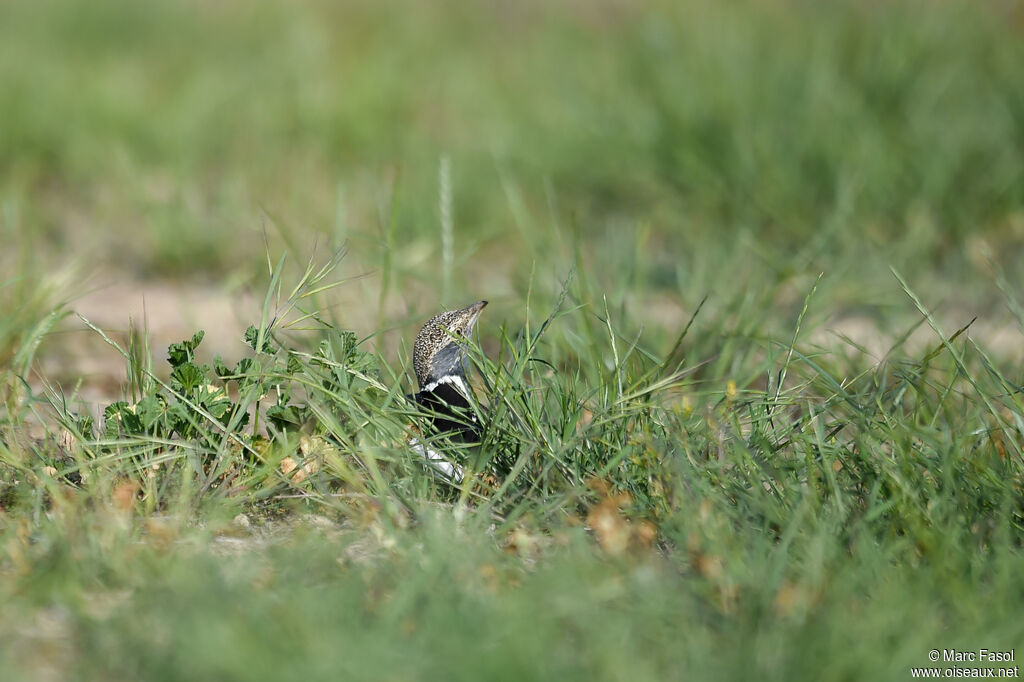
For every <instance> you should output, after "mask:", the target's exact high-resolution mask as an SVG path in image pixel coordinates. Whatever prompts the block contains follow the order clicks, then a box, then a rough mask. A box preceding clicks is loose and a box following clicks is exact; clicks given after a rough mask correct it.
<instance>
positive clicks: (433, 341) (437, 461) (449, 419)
mask: <svg viewBox="0 0 1024 682" xmlns="http://www.w3.org/2000/svg"><path fill="white" fill-rule="evenodd" d="M486 306H487V301H477V302H476V303H474V304H472V305H470V306H467V307H465V308H461V309H459V310H449V311H445V312H442V313H438V314H437V315H434V316H433V317H431V318H430V319H429V320H427V322H426V324H424V325H423V327H422V328H421V329H420V331H419V333H418V334H417V335H416V340H415V341H414V342H413V348H412V365H413V371H414V372H415V373H416V381H417V384H418V385H419V392H418V393H416V394H414V395H412V396H410V397H411V398H412V400H413V401H414V402H415V403H416V404H417V405H418V406H419V407H420V408H421V409H422V411H423V412H424V413H425V414H426V416H427V419H428V420H429V421H430V423H431V424H432V426H433V429H434V431H436V432H437V433H438V434H440V435H444V436H446V437H447V438H449V439H450V440H453V441H461V442H464V443H467V442H474V441H478V440H479V438H480V423H479V421H478V420H477V417H476V414H475V411H474V409H473V406H474V405H475V403H476V396H475V395H474V393H473V389H472V388H471V387H470V385H469V379H468V378H467V376H466V370H467V367H468V362H469V359H468V357H467V354H466V342H467V340H468V339H469V337H470V336H471V335H472V334H473V329H474V327H475V326H476V322H477V320H478V319H479V317H480V313H481V312H482V311H483V309H484V307H486ZM411 445H412V447H413V449H414V450H415V451H416V452H418V453H419V454H420V455H422V456H423V457H424V458H426V459H427V461H428V464H429V465H430V466H431V468H433V469H434V470H435V471H438V472H439V473H441V474H443V475H444V476H445V477H447V478H448V479H450V480H452V481H454V482H456V483H459V482H461V481H462V478H463V470H462V467H460V466H459V465H458V464H454V463H452V462H450V461H448V458H446V457H445V456H444V455H442V454H441V453H439V452H437V451H436V450H433V449H431V448H429V447H427V446H425V445H424V444H423V443H421V442H419V440H418V439H415V438H414V439H413V440H412V441H411Z"/></svg>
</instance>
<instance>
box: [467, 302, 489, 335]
mask: <svg viewBox="0 0 1024 682" xmlns="http://www.w3.org/2000/svg"><path fill="white" fill-rule="evenodd" d="M486 307H487V301H477V302H476V303H474V304H473V305H471V306H469V307H468V308H466V310H468V311H469V314H470V315H472V317H471V318H469V325H468V328H469V330H470V331H472V330H473V327H475V326H476V321H477V319H478V318H479V317H480V313H481V311H483V309H484V308H486Z"/></svg>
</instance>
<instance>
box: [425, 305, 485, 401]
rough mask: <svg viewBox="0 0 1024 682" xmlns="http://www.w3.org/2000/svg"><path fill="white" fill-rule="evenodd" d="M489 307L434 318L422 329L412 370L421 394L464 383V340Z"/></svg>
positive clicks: (473, 308)
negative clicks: (433, 387)
mask: <svg viewBox="0 0 1024 682" xmlns="http://www.w3.org/2000/svg"><path fill="white" fill-rule="evenodd" d="M486 305H487V301H477V302H476V303H474V304H473V305H471V306H469V307H468V308H463V309H461V310H450V311H448V312H444V313H440V314H438V315H434V316H433V317H432V318H430V319H429V320H427V323H426V324H425V325H423V329H421V330H420V333H419V334H417V335H416V341H415V343H413V347H412V366H413V369H414V370H415V371H416V380H417V381H418V382H419V384H420V390H421V391H425V390H430V389H431V386H432V385H434V386H436V384H438V383H443V382H445V381H455V380H456V379H461V380H462V381H463V382H464V381H465V379H466V364H465V363H466V351H465V348H464V347H463V342H462V340H463V339H468V338H469V336H470V335H471V334H472V333H473V327H474V326H475V325H476V320H477V318H478V317H480V311H482V310H483V309H484V306H486Z"/></svg>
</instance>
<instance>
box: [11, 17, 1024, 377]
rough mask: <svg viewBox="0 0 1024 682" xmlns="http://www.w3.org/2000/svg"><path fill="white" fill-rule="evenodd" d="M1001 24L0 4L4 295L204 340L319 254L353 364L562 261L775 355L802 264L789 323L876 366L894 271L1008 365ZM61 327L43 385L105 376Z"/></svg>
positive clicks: (904, 314)
mask: <svg viewBox="0 0 1024 682" xmlns="http://www.w3.org/2000/svg"><path fill="white" fill-rule="evenodd" d="M1022 34H1024V5H1022V3H1020V2H1010V1H1005V2H985V3H977V2H956V1H952V0H941V1H936V0H930V1H928V2H924V1H913V0H893V1H887V2H883V1H876V2H861V1H857V2H854V1H844V2H829V3H818V2H810V1H798V0H736V1H731V2H721V3H705V2H686V1H684V2H669V1H662V0H644V1H643V2H637V1H635V0H631V1H629V2H626V1H624V0H589V1H586V2H584V1H582V0H579V1H575V0H573V1H567V2H556V3H552V2H542V1H540V0H522V1H517V2H512V3H510V2H497V1H483V2H445V1H438V2H431V3H397V2H384V3H382V2H376V1H363V0H356V1H350V2H326V1H318V0H303V1H301V2H284V1H266V2H259V3H252V2H242V1H240V0H223V1H221V2H216V3H209V2H168V1H160V0H157V1H153V2H145V3H139V2H135V1H133V0H91V1H89V2H76V1H72V0H52V1H49V2H43V3H41V2H35V1H34V0H7V1H5V2H4V3H3V4H2V6H0V203H2V215H0V238H2V245H3V246H2V250H0V266H2V267H3V269H4V271H5V273H6V274H5V275H3V276H0V282H2V283H4V286H3V287H2V288H0V296H2V297H3V298H4V299H6V300H5V302H4V309H5V311H10V312H9V313H6V314H8V315H9V316H14V315H16V314H18V311H19V310H23V309H24V308H25V307H26V306H30V305H33V302H37V301H40V300H41V298H40V297H46V296H49V297H51V298H53V299H55V300H68V301H70V303H69V305H70V307H71V308H73V309H76V310H78V311H79V312H81V313H82V314H83V315H85V316H86V317H88V318H89V319H91V320H93V321H95V322H97V323H98V324H100V326H103V327H105V328H110V329H114V330H118V329H120V330H124V329H126V328H127V326H128V320H129V315H132V316H133V318H134V319H135V320H136V321H138V320H140V319H142V318H143V317H144V318H145V320H146V323H147V324H148V326H149V327H150V329H151V332H152V334H153V336H154V340H155V341H158V342H160V343H163V342H165V341H173V340H176V339H179V338H183V337H184V336H185V335H188V334H190V333H191V331H192V330H193V329H194V328H196V327H202V328H205V329H206V330H207V332H208V338H209V339H210V341H208V343H209V344H212V348H211V349H212V350H224V351H230V350H231V349H232V348H240V347H241V346H240V345H235V346H233V345H232V344H240V341H239V340H238V339H239V335H240V330H241V329H244V327H245V325H246V324H249V323H251V322H252V321H253V320H254V318H255V317H258V315H259V308H260V302H261V301H262V298H263V295H264V293H265V291H266V278H267V276H266V273H267V261H268V256H269V259H270V260H272V261H276V260H277V258H278V257H279V256H280V254H281V253H283V252H284V251H286V250H287V251H288V252H289V254H290V258H291V262H293V263H295V264H296V267H301V264H302V263H304V262H305V261H306V259H308V258H310V257H311V256H313V255H316V254H319V255H320V257H321V258H326V257H327V254H329V253H330V251H331V250H332V249H336V248H341V247H342V245H347V248H348V254H347V256H346V258H345V259H344V261H343V263H342V266H341V274H342V276H344V277H351V278H352V281H351V282H349V283H348V284H346V285H345V286H343V287H340V288H338V289H336V290H334V291H332V292H331V293H330V294H329V295H328V296H326V297H325V300H326V301H327V304H328V305H329V307H330V308H331V310H332V311H333V314H334V315H335V316H336V318H337V319H338V321H339V323H340V324H342V325H344V326H347V327H349V328H352V329H355V330H356V331H357V332H358V333H359V334H360V336H367V335H370V334H372V333H374V332H377V331H381V330H389V334H390V336H389V335H388V334H385V335H383V336H381V337H377V340H378V341H380V342H381V343H391V344H397V341H396V339H399V338H402V337H409V336H411V334H412V333H413V332H414V328H415V323H416V322H421V321H422V319H423V318H424V317H425V316H428V315H430V314H432V313H433V312H435V311H436V310H437V309H440V308H441V307H443V306H449V305H460V304H465V303H466V302H468V301H473V300H477V299H479V298H487V299H490V300H491V301H492V306H493V307H492V308H491V309H489V311H488V315H489V316H490V317H491V318H492V319H491V321H490V322H488V321H486V320H485V324H486V323H491V324H500V323H501V321H504V320H507V319H512V320H515V319H517V318H519V317H521V316H522V309H523V305H524V301H525V300H526V298H527V296H528V293H530V292H532V295H533V296H535V297H536V298H535V300H539V301H548V300H554V299H555V298H556V297H557V295H558V292H559V289H560V287H561V284H560V283H561V282H562V281H564V280H565V279H566V277H567V276H568V275H569V273H570V272H571V271H573V270H574V269H575V273H576V277H577V278H579V281H581V282H583V283H584V285H585V286H581V287H580V288H579V289H578V290H576V292H575V293H574V298H577V299H584V300H576V301H574V303H576V304H580V305H587V306H589V305H598V306H599V307H600V306H603V305H604V301H605V300H606V301H607V306H608V307H609V308H610V309H612V310H617V311H619V312H620V316H621V318H622V319H623V320H626V321H627V322H624V323H623V324H624V326H626V327H630V326H633V327H636V328H640V327H644V328H645V330H646V332H645V333H646V334H647V335H648V336H647V338H648V339H650V342H651V344H652V345H654V346H655V347H658V344H664V343H668V342H670V340H671V339H672V338H674V337H675V336H676V335H677V334H678V332H679V329H680V327H681V325H682V324H685V322H686V320H687V319H688V318H689V316H690V315H691V314H692V313H693V311H694V310H695V309H696V307H697V305H698V304H699V302H700V301H701V299H702V298H704V296H705V295H708V296H709V298H708V304H707V305H708V308H707V309H706V311H705V312H704V313H702V314H704V315H711V316H712V317H713V316H714V315H715V314H716V312H715V311H716V310H717V311H719V313H718V314H722V315H724V314H729V315H732V316H733V317H735V318H736V319H738V320H751V322H750V327H751V328H752V329H753V328H756V329H758V330H760V331H762V332H764V333H776V332H777V333H791V330H792V326H793V323H794V320H795V317H796V315H797V313H798V312H799V310H800V307H801V305H802V303H803V300H804V298H805V296H806V295H807V293H808V291H809V290H810V287H811V285H812V284H813V282H814V279H815V278H816V277H817V276H818V274H819V273H822V272H823V273H825V274H824V277H823V279H822V281H821V283H820V285H819V291H818V294H816V296H817V298H816V301H817V302H816V304H815V315H816V317H815V319H816V320H817V323H816V324H819V325H820V326H822V327H823V328H828V329H839V330H840V331H841V334H844V335H849V336H851V337H855V338H857V339H858V342H860V343H865V344H870V342H871V341H872V339H876V340H877V339H878V338H880V337H883V336H885V335H886V334H889V333H890V332H891V333H892V334H897V333H900V332H901V331H902V328H901V327H900V324H902V323H903V321H904V320H907V319H910V318H912V317H914V316H915V315H916V312H915V311H914V308H913V306H912V304H910V302H909V301H908V300H907V297H906V295H905V294H904V293H903V291H902V290H901V288H900V286H899V284H898V283H897V282H896V280H895V278H894V277H893V275H892V274H891V272H890V267H895V268H896V269H897V270H899V271H900V272H901V273H902V274H903V275H904V276H906V277H907V278H908V281H910V282H911V284H912V285H913V286H914V287H915V289H917V290H918V292H919V293H921V294H922V296H923V297H924V298H925V300H926V302H927V303H928V305H929V306H934V307H935V308H936V310H937V314H939V317H940V319H943V320H949V324H950V325H962V324H964V323H966V322H967V321H968V320H970V318H971V317H973V316H976V315H977V316H980V317H981V319H980V320H979V323H978V324H979V325H980V326H978V327H975V329H976V330H979V329H980V330H981V332H980V333H983V334H984V335H985V336H986V337H987V338H989V339H990V340H991V341H992V344H993V346H996V347H998V348H997V350H999V351H1000V352H1002V353H1004V354H1011V355H1012V354H1013V353H1015V352H1019V351H1018V349H1019V346H1020V344H1019V338H1020V337H1019V330H1018V329H1017V322H1016V320H1018V319H1020V318H1019V316H1017V317H1015V316H1014V315H1013V314H1012V313H1013V308H1014V306H1016V303H1015V300H1016V297H1019V294H1020V281H1021V279H1020V278H1021V274H1022V267H1021V265H1020V263H1021V260H1020V254H1021V251H1022V246H1024V78H1022V77H1021V64H1024V41H1022ZM446 224H447V225H450V227H451V232H450V235H451V238H450V239H447V238H446V236H445V231H444V229H443V226H444V225H446ZM579 292H582V293H579ZM144 302H145V303H144ZM541 307H543V305H542V306H541ZM843 325H846V326H843ZM82 326H83V325H82V324H81V322H80V321H79V320H77V318H72V319H70V320H69V321H67V322H66V327H65V331H66V332H67V333H65V334H63V335H59V336H58V337H57V338H56V339H55V340H51V341H49V342H48V350H47V349H44V355H43V357H44V359H46V358H49V362H51V363H53V364H52V366H51V367H50V371H52V372H56V373H57V374H60V373H61V372H63V373H64V374H66V375H67V376H69V377H72V376H81V375H83V374H84V375H85V376H87V377H91V379H92V380H99V379H101V378H102V377H103V376H104V375H105V374H110V375H111V376H112V377H113V380H116V381H120V380H121V377H120V375H116V372H114V370H108V369H107V368H106V366H105V365H103V364H99V365H90V364H89V363H90V362H95V357H96V355H97V353H95V352H94V351H92V350H83V348H85V346H84V345H83V344H84V343H86V341H85V337H86V336H87V335H86V334H82V333H79V332H75V331H73V330H75V329H81V328H82ZM740 326H742V325H740ZM10 328H11V329H18V328H19V326H18V325H14V324H12V325H10ZM784 330H790V331H789V332H784ZM949 331H951V330H949ZM1000 335H1002V336H1000ZM0 337H2V335H0ZM90 338H93V340H94V341H95V338H94V337H92V336H90ZM1000 338H1003V339H1006V340H1005V342H1002V343H1001V342H1000V341H999V339H1000ZM389 339H390V340H389ZM1000 343H1001V345H1000ZM15 346H16V342H15V341H14V340H12V339H7V340H4V339H2V338H0V348H3V347H6V348H14V347H15ZM883 346H884V344H883ZM113 360H114V362H115V365H114V366H115V367H120V366H121V365H122V364H123V363H122V362H121V360H120V358H117V357H114V358H113ZM115 375H116V376H115Z"/></svg>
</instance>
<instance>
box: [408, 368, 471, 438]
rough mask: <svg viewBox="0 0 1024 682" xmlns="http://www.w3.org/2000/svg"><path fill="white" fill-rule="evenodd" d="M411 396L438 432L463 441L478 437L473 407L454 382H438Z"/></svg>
mask: <svg viewBox="0 0 1024 682" xmlns="http://www.w3.org/2000/svg"><path fill="white" fill-rule="evenodd" d="M412 397H413V400H415V401H416V403H417V404H418V405H419V406H420V407H422V408H423V411H424V413H426V415H427V418H428V419H429V420H430V422H431V423H432V424H433V426H434V428H435V429H436V430H437V432H438V433H443V434H448V435H449V436H453V437H457V438H459V439H460V440H462V441H463V442H474V441H477V440H479V439H480V424H479V423H478V422H477V419H476V415H475V414H474V413H473V408H472V406H471V405H470V404H469V400H468V399H467V398H466V396H464V395H463V394H462V392H461V391H459V389H458V388H457V387H456V385H455V384H452V383H442V384H438V385H436V386H435V387H434V388H433V389H432V390H430V391H420V392H419V393H417V394H416V395H414V396H412Z"/></svg>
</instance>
